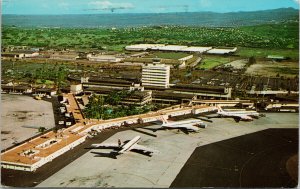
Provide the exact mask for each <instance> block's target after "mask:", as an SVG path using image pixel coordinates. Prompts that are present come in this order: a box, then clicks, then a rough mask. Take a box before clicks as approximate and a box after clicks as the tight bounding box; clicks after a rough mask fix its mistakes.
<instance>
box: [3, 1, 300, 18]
mask: <svg viewBox="0 0 300 189" xmlns="http://www.w3.org/2000/svg"><path fill="white" fill-rule="evenodd" d="M299 2H300V0H1V6H2V14H20V15H51V14H54V15H57V14H104V13H106V14H107V13H114V14H117V13H167V12H201V11H212V12H221V13H224V12H238V11H255V10H267V9H276V8H283V7H293V8H297V9H299Z"/></svg>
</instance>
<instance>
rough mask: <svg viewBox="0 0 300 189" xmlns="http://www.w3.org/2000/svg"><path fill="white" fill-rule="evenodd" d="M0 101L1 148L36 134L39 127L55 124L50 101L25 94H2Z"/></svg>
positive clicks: (50, 126)
mask: <svg viewBox="0 0 300 189" xmlns="http://www.w3.org/2000/svg"><path fill="white" fill-rule="evenodd" d="M1 103H2V105H1V107H2V108H1V148H2V149H5V148H7V147H10V146H13V145H14V143H17V142H22V141H24V140H26V139H28V138H30V137H33V136H35V135H37V134H38V128H39V127H45V128H47V129H50V128H52V127H54V126H55V121H54V114H53V108H52V103H51V102H46V101H44V100H35V99H33V98H32V97H30V96H26V95H12V94H2V95H1ZM26 127H34V128H26Z"/></svg>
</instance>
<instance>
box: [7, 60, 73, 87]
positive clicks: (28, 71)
mask: <svg viewBox="0 0 300 189" xmlns="http://www.w3.org/2000/svg"><path fill="white" fill-rule="evenodd" d="M3 65H5V66H4V68H3V69H2V74H3V75H4V76H7V77H9V78H14V79H16V80H26V81H28V82H30V83H36V82H37V81H39V82H40V83H42V84H48V83H47V81H48V82H49V81H50V82H49V83H54V84H55V85H56V86H57V87H58V88H60V87H62V86H64V85H65V84H66V83H65V81H66V78H67V76H68V74H69V68H68V67H67V66H66V65H63V64H34V63H33V64H28V63H14V62H4V63H3ZM7 70H11V71H10V72H7Z"/></svg>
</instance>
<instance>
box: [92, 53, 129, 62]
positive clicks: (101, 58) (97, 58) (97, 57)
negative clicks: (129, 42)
mask: <svg viewBox="0 0 300 189" xmlns="http://www.w3.org/2000/svg"><path fill="white" fill-rule="evenodd" d="M87 58H88V59H89V61H94V62H121V61H122V60H123V58H120V57H117V56H113V55H91V54H88V55H87Z"/></svg>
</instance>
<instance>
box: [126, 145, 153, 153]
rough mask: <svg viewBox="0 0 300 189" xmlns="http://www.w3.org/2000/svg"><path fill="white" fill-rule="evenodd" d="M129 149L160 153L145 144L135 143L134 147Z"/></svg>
mask: <svg viewBox="0 0 300 189" xmlns="http://www.w3.org/2000/svg"><path fill="white" fill-rule="evenodd" d="M129 150H137V151H142V152H143V153H158V151H157V150H153V149H151V148H147V147H145V146H142V145H139V144H135V145H133V146H132V147H130V148H129Z"/></svg>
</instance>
